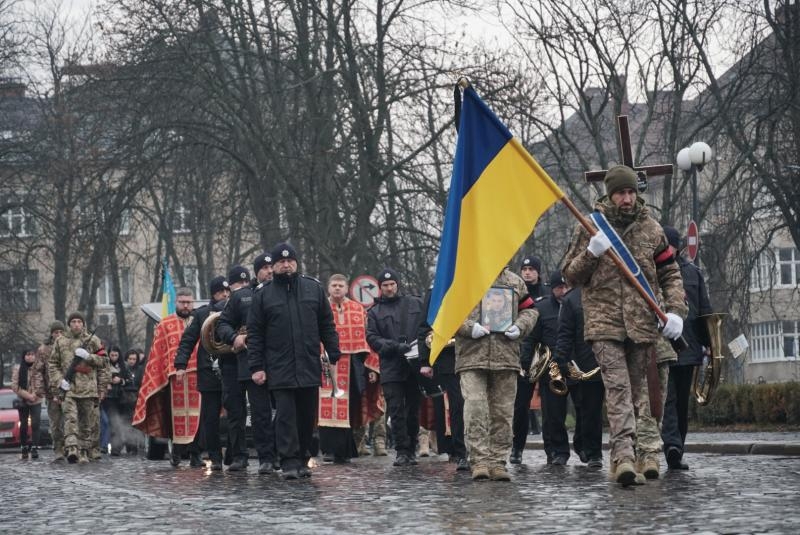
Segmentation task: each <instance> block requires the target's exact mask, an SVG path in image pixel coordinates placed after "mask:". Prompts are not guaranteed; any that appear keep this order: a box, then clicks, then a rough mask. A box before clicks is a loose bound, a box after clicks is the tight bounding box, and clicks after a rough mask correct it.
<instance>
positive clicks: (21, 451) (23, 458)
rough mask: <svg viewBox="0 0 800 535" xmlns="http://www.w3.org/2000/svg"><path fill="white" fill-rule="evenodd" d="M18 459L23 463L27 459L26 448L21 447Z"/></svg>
mask: <svg viewBox="0 0 800 535" xmlns="http://www.w3.org/2000/svg"><path fill="white" fill-rule="evenodd" d="M19 458H20V459H22V460H23V461H25V460H27V459H28V446H22V449H21V450H20V455H19Z"/></svg>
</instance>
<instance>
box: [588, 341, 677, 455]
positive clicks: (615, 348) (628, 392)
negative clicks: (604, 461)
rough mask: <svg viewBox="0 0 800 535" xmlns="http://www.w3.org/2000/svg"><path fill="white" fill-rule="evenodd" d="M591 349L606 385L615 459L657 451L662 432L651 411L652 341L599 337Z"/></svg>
mask: <svg viewBox="0 0 800 535" xmlns="http://www.w3.org/2000/svg"><path fill="white" fill-rule="evenodd" d="M592 349H593V351H594V354H595V356H596V358H597V362H598V363H599V364H600V373H601V374H602V376H603V384H604V385H605V388H606V411H607V413H608V424H609V428H610V429H609V435H610V437H609V442H610V444H611V460H612V462H616V463H618V462H620V461H622V460H624V459H629V460H635V459H636V458H637V455H638V457H639V458H642V457H646V456H650V455H658V454H659V453H660V451H661V433H660V432H659V429H658V426H659V423H658V422H657V421H656V419H655V418H653V416H652V414H651V413H650V397H649V395H648V390H647V363H648V360H649V358H650V352H651V350H652V344H635V343H633V342H632V341H630V340H626V341H625V342H617V341H614V340H599V341H595V342H593V343H592ZM659 375H661V374H659ZM662 397H663V396H662Z"/></svg>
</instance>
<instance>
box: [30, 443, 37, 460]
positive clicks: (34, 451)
mask: <svg viewBox="0 0 800 535" xmlns="http://www.w3.org/2000/svg"><path fill="white" fill-rule="evenodd" d="M38 458H39V448H37V447H36V446H32V447H31V459H34V460H36V459H38Z"/></svg>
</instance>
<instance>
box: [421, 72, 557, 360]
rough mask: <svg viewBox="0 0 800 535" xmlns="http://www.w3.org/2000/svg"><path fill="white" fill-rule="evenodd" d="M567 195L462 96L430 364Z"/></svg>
mask: <svg viewBox="0 0 800 535" xmlns="http://www.w3.org/2000/svg"><path fill="white" fill-rule="evenodd" d="M563 197H564V193H563V192H562V191H561V190H560V189H559V187H558V186H557V185H556V184H555V182H553V180H552V179H551V178H550V177H549V176H548V175H547V173H546V172H545V171H544V169H542V167H541V166H540V165H539V164H538V163H537V162H536V160H534V159H533V157H532V156H531V155H530V154H528V151H526V150H525V149H524V148H523V147H522V145H521V144H520V142H519V141H518V140H517V139H515V138H514V137H513V136H512V135H511V132H509V130H508V128H506V126H505V125H504V124H503V123H502V122H500V119H498V118H497V117H496V116H495V114H494V113H492V111H491V110H490V109H489V108H488V107H487V106H486V104H485V103H484V102H483V101H482V100H481V99H480V97H479V96H478V95H477V93H475V91H474V90H473V89H472V87H467V88H466V89H465V90H464V94H463V104H462V108H461V120H460V123H459V129H458V144H457V145H456V156H455V161H454V162H453V176H452V178H451V181H450V194H449V196H448V200H447V210H446V212H445V218H444V230H443V231H442V242H441V247H440V249H439V260H438V262H437V265H436V278H435V280H434V284H433V290H432V293H431V302H430V307H429V308H428V324H429V325H430V326H431V328H432V329H433V333H434V334H433V340H432V343H431V353H430V361H431V363H433V362H434V361H435V360H436V358H437V357H438V355H439V352H440V351H441V350H442V349H443V348H444V346H445V345H446V344H447V341H448V340H450V338H452V337H453V335H454V334H455V332H456V330H457V329H458V327H459V326H460V325H461V323H463V322H464V320H465V319H466V318H467V317H468V316H469V313H470V311H471V310H472V309H473V308H474V307H475V305H476V304H477V303H478V302H479V301H480V300H481V297H482V296H483V295H484V293H486V291H487V290H488V289H489V287H490V286H491V285H492V283H493V282H494V280H495V279H496V278H497V275H498V274H499V273H500V270H502V269H503V267H504V266H505V265H506V264H507V263H508V261H509V260H510V259H511V257H513V256H514V253H516V252H517V250H518V249H519V248H520V246H522V244H523V243H524V242H525V240H526V239H527V238H528V236H530V234H531V232H532V231H533V228H534V227H535V226H536V222H537V221H538V219H539V217H541V215H542V214H543V213H544V212H545V211H546V210H547V209H548V208H550V206H551V205H552V204H553V203H555V202H556V201H558V200H560V199H562V198H563Z"/></svg>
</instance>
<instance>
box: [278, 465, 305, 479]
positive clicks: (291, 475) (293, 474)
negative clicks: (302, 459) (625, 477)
mask: <svg viewBox="0 0 800 535" xmlns="http://www.w3.org/2000/svg"><path fill="white" fill-rule="evenodd" d="M281 477H282V478H283V479H284V480H286V481H289V480H294V479H300V473H299V472H298V470H297V468H287V469H285V470H283V471H282V472H281Z"/></svg>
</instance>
